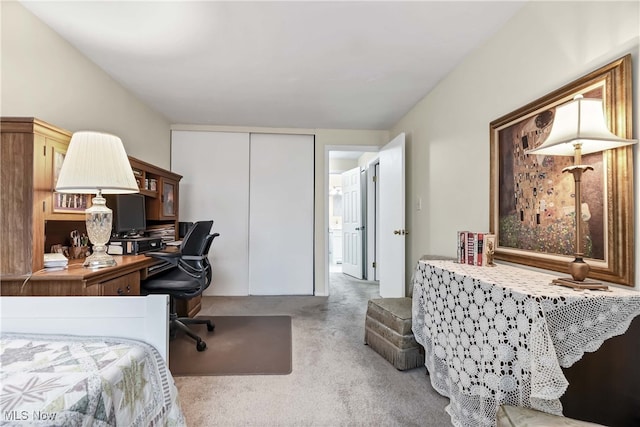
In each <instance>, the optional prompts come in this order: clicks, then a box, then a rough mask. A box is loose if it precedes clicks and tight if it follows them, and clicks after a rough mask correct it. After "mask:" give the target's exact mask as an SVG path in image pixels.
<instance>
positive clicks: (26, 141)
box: [0, 117, 199, 315]
mask: <svg viewBox="0 0 640 427" xmlns="http://www.w3.org/2000/svg"><path fill="white" fill-rule="evenodd" d="M0 133H1V144H0V162H1V163H0V168H1V169H0V172H1V176H0V178H1V181H0V182H1V183H2V189H1V190H0V191H1V193H0V195H1V197H0V236H2V245H0V248H1V249H0V281H1V282H2V291H3V292H2V293H3V294H5V295H8V294H14V295H16V294H17V295H24V294H25V293H24V292H18V293H14V292H13V291H16V292H17V291H18V290H19V289H20V287H21V285H22V284H23V281H25V280H27V278H30V279H29V280H32V281H33V280H44V279H42V278H39V277H35V276H33V277H31V275H32V274H33V273H36V272H39V271H40V270H42V269H43V268H44V259H43V254H44V253H46V252H49V251H50V245H52V244H63V245H64V244H67V243H68V236H69V232H70V231H71V230H74V229H77V230H82V231H84V227H85V226H84V222H85V216H84V211H85V209H86V208H87V207H88V206H89V205H90V203H91V195H81V194H77V195H74V194H60V193H56V192H55V191H54V188H55V182H56V180H57V176H58V173H59V171H60V168H61V166H62V161H63V160H64V156H65V154H66V151H67V148H68V146H69V142H70V141H71V136H72V133H71V132H69V131H66V130H64V129H60V128H58V127H56V126H53V125H51V124H49V123H46V122H44V121H42V120H39V119H36V118H33V117H2V118H1V119H0ZM129 160H130V162H131V167H132V169H133V171H134V175H135V176H136V180H137V181H138V185H139V187H140V193H141V194H143V195H144V196H145V206H146V219H147V226H148V228H149V227H151V228H154V227H156V228H157V227H160V228H165V229H166V230H169V231H167V232H166V233H165V234H164V235H163V238H164V240H177V239H178V218H179V217H178V206H179V200H178V196H179V183H180V180H181V179H182V176H180V175H178V174H176V173H173V172H171V171H168V170H165V169H162V168H159V167H157V166H154V165H152V164H149V163H146V162H144V161H142V160H139V159H136V158H133V157H130V158H129ZM64 240H67V241H66V242H65V241H64ZM139 258H142V257H139ZM150 263H151V264H152V263H153V262H150ZM125 264H127V267H122V268H120V269H119V270H118V271H119V273H118V274H120V273H122V272H123V271H125V270H126V272H127V275H126V276H122V277H120V276H118V277H116V276H115V273H114V274H111V273H109V272H108V271H106V272H105V273H101V274H99V273H95V274H94V273H91V272H82V273H73V272H71V273H70V272H66V273H65V275H63V276H64V277H62V276H61V277H57V278H56V280H57V282H58V283H59V284H60V286H62V283H72V282H73V283H75V282H78V283H79V282H82V283H84V288H83V289H84V290H83V291H82V292H81V294H87V295H89V294H90V295H96V294H97V295H135V294H139V280H140V273H139V272H138V270H140V269H141V268H142V269H144V266H145V265H146V264H147V263H146V262H145V261H144V259H142V260H136V261H135V262H134V260H133V259H132V260H130V261H129V260H127V261H126V262H125ZM129 264H130V265H129ZM70 269H71V264H70ZM143 276H144V274H143ZM47 277H53V276H52V275H48V276H47ZM107 279H108V280H107ZM105 280H106V281H105ZM90 283H95V284H99V285H100V287H91V286H88V285H89V284H90ZM60 286H57V287H55V289H57V290H55V292H54V293H55V294H60V293H59V292H58V291H60V292H62V294H64V293H65V292H67V291H64V292H63V290H64V289H63V288H64V286H62V287H60ZM58 288H59V289H58ZM45 289H49V288H46V287H44V286H42V287H40V290H41V291H43V292H45V293H47V292H49V291H46V290H45ZM51 289H54V288H51ZM51 292H53V291H51ZM31 294H33V293H31ZM72 294H74V295H76V294H77V293H72ZM195 306H197V307H198V308H199V299H198V301H194V302H192V303H189V304H188V305H187V306H185V307H183V309H182V310H181V311H182V313H181V314H186V312H188V313H190V314H191V315H193V313H194V307H195ZM196 312H197V311H196Z"/></svg>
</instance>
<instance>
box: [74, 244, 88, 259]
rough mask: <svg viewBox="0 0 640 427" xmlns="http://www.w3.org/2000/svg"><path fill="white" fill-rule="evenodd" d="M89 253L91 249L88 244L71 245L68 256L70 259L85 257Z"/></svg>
mask: <svg viewBox="0 0 640 427" xmlns="http://www.w3.org/2000/svg"><path fill="white" fill-rule="evenodd" d="M89 255H91V251H89V247H88V246H71V247H70V248H69V258H71V259H80V258H86V257H88V256H89Z"/></svg>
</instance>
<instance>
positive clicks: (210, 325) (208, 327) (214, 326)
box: [207, 323, 216, 332]
mask: <svg viewBox="0 0 640 427" xmlns="http://www.w3.org/2000/svg"><path fill="white" fill-rule="evenodd" d="M215 328H216V325H212V324H211V323H207V331H209V332H211V331H213V330H214V329H215Z"/></svg>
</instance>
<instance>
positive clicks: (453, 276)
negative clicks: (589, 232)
mask: <svg viewBox="0 0 640 427" xmlns="http://www.w3.org/2000/svg"><path fill="white" fill-rule="evenodd" d="M558 276H560V275H557V276H556V275H551V274H544V273H538V272H534V271H530V270H526V269H523V268H517V267H511V266H506V265H498V266H496V267H475V266H471V265H467V264H458V263H456V262H453V261H440V260H437V261H435V260H433V261H431V260H427V261H420V262H418V265H417V268H416V272H415V275H414V279H413V324H412V325H413V326H412V327H413V333H414V335H415V338H416V340H417V341H418V342H419V343H420V344H422V346H424V348H425V356H426V357H425V365H426V367H427V369H428V370H429V373H430V378H431V383H432V385H433V387H434V388H435V389H436V390H437V391H438V392H439V393H440V394H442V395H443V396H446V397H448V398H449V399H450V403H449V405H448V406H447V408H446V410H447V412H448V413H449V415H451V421H452V423H453V424H454V425H455V426H470V427H471V426H472V427H476V426H493V425H495V423H496V421H495V420H496V411H497V407H498V406H499V405H501V404H509V405H513V406H524V407H530V408H534V409H538V410H541V411H544V412H548V413H552V414H556V415H561V414H562V405H561V404H560V400H559V398H560V396H562V395H563V394H564V392H565V390H566V389H567V385H568V383H567V380H566V378H565V377H564V374H563V372H562V369H561V367H564V368H567V367H569V366H571V365H572V364H573V363H575V362H576V361H578V360H580V358H581V357H582V355H583V354H584V353H585V352H593V351H596V350H597V349H598V348H599V347H600V346H601V345H602V343H603V342H604V341H605V340H607V339H609V338H611V337H613V336H616V335H620V334H623V333H624V332H625V331H626V330H627V328H628V327H629V324H630V323H631V321H632V320H633V318H634V317H635V316H637V315H639V314H640V292H637V291H635V290H630V289H629V290H627V289H621V288H617V287H612V286H610V287H609V289H610V290H609V291H582V290H573V289H571V288H566V287H562V286H555V285H550V283H551V280H553V279H554V278H556V277H558Z"/></svg>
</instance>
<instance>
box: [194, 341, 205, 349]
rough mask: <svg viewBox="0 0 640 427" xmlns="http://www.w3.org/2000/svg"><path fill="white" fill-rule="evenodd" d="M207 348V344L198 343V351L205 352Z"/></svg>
mask: <svg viewBox="0 0 640 427" xmlns="http://www.w3.org/2000/svg"><path fill="white" fill-rule="evenodd" d="M206 348H207V343H206V342H204V341H198V342H197V343H196V350H198V351H204V350H205V349H206Z"/></svg>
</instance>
